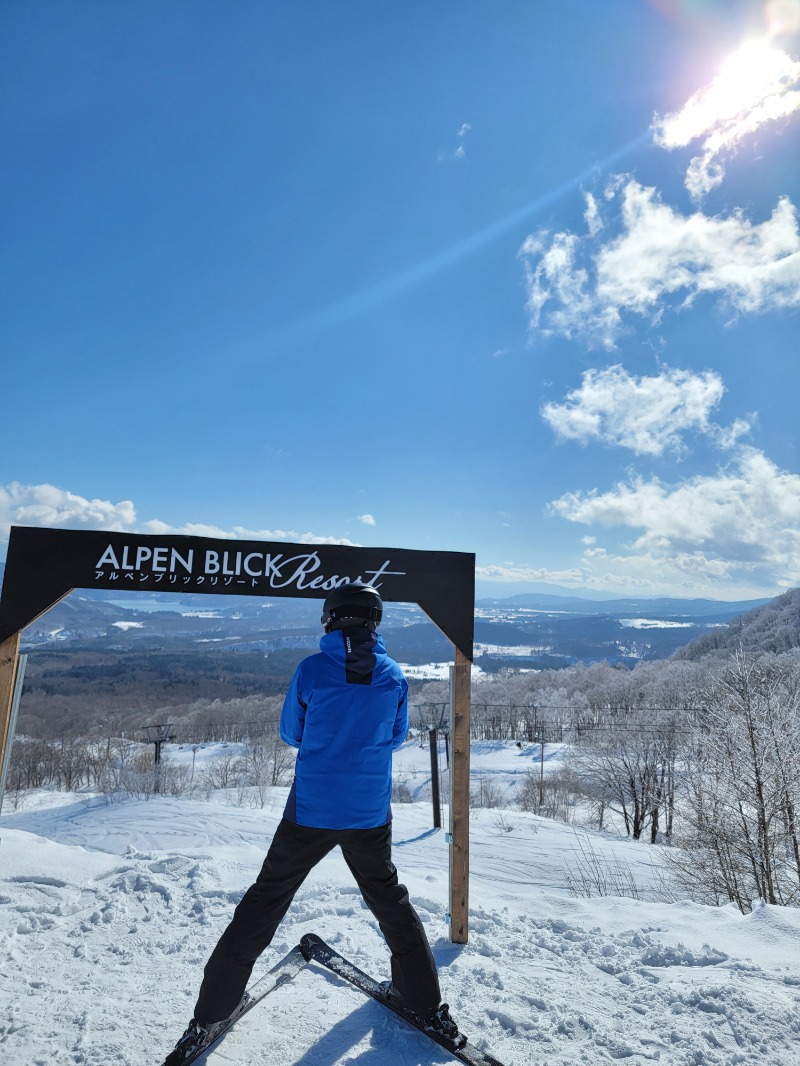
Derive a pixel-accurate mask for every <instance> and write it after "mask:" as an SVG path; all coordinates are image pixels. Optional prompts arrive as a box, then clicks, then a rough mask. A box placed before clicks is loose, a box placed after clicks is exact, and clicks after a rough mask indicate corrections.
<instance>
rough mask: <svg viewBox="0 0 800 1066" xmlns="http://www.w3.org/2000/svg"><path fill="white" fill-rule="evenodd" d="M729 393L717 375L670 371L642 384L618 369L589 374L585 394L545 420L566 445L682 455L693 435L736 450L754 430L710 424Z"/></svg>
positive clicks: (547, 408) (553, 407)
mask: <svg viewBox="0 0 800 1066" xmlns="http://www.w3.org/2000/svg"><path fill="white" fill-rule="evenodd" d="M724 392H725V387H724V385H723V384H722V378H721V377H720V376H719V374H716V373H714V372H713V371H704V372H703V373H700V374H695V373H692V372H690V371H687V370H672V369H669V368H665V369H664V370H663V371H662V372H661V373H660V374H658V375H657V376H654V377H640V378H637V377H634V376H633V375H631V374H629V373H628V372H627V371H626V370H625V369H624V368H623V367H621V366H619V365H616V366H610V367H607V368H606V369H604V370H587V371H585V372H584V374H583V379H582V383H581V386H580V388H578V389H575V390H573V391H572V392H570V393H568V394H567V397H566V401H565V402H564V403H562V404H557V403H548V404H545V405H544V407H543V408H542V417H543V418H544V420H545V421H546V422H547V423H548V425H550V427H551V428H552V429H553V430H554V431H555V433H556V434H557V436H559V437H560V438H562V439H563V440H577V441H580V442H581V443H584V444H585V443H587V442H589V441H601V442H602V443H604V444H609V445H614V446H617V447H621V448H630V449H631V450H632V451H634V452H635V453H636V454H637V455H661V454H662V453H663V452H664V451H666V450H667V449H672V450H675V451H678V450H680V449H681V447H682V443H683V434H684V433H686V432H687V431H692V430H694V431H697V432H700V433H703V434H706V435H709V436H712V437H713V438H714V439H715V440H717V442H718V443H719V444H720V445H722V446H724V447H731V446H732V445H733V443H734V442H735V441H736V438H737V437H738V436H739V435H740V434H741V433H743V432H745V431H746V430H747V429H749V426H748V424H747V423H746V422H744V421H742V420H737V421H736V422H735V423H734V425H733V426H731V427H729V428H728V429H722V428H721V427H719V426H716V425H715V424H714V423H712V422H710V421H709V416H710V414H711V412H712V410H713V409H714V408H715V407H716V406H717V404H719V402H720V400H721V399H722V396H723V394H724Z"/></svg>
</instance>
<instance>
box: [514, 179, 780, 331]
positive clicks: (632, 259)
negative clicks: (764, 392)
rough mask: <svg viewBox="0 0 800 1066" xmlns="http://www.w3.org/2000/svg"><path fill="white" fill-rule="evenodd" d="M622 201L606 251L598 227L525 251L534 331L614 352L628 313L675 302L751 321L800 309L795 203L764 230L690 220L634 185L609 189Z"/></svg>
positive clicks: (540, 238)
mask: <svg viewBox="0 0 800 1066" xmlns="http://www.w3.org/2000/svg"><path fill="white" fill-rule="evenodd" d="M618 198H621V222H622V227H623V228H622V232H621V233H620V234H619V235H618V236H616V237H614V238H612V239H610V240H608V241H607V242H606V243H603V242H602V241H599V240H598V239H597V234H599V233H600V232H605V231H604V230H602V231H601V230H600V229H598V228H597V226H596V225H594V224H593V231H594V236H593V235H592V232H591V231H590V234H589V236H588V237H586V238H584V239H583V240H581V239H580V238H578V237H577V236H575V235H574V234H572V233H569V232H563V233H557V234H555V235H554V236H552V237H550V236H546V235H542V234H538V235H534V236H531V237H529V238H528V239H527V240H526V241H525V243H524V244H523V246H522V248H521V249H520V256H521V258H522V260H523V263H524V266H525V271H526V280H527V289H528V299H527V308H528V313H529V316H530V324H531V328H532V329H540V330H541V331H542V332H543V333H545V334H551V333H556V334H561V335H563V336H566V337H575V336H585V337H587V338H588V339H589V340H594V341H597V342H599V343H601V344H603V345H604V346H605V347H607V348H613V346H614V342H615V340H616V338H617V336H618V335H619V333H620V331H621V329H622V328H623V312H631V313H634V314H638V315H650V316H652V317H653V318H657V317H658V316H659V315H660V314H661V313H663V311H664V308H665V307H666V306H667V301H668V300H669V299H670V298H674V297H678V298H679V301H680V303H679V306H684V307H686V306H688V305H689V304H691V303H692V302H693V301H694V300H696V299H697V298H698V297H699V296H701V295H711V296H716V297H718V298H719V299H720V300H721V301H722V303H723V304H724V305H725V306H726V307H728V308H730V309H733V310H734V311H742V312H750V313H755V312H764V311H768V310H776V309H780V308H788V307H797V306H800V231H798V220H797V212H796V210H795V207H794V205H793V204H792V203H791V201H790V200H789V199H788V198H786V197H783V198H781V199H780V200H779V202H778V204H777V206H776V207H775V209H774V211H773V212H772V215H771V216H770V218H768V219H766V220H765V221H764V222H761V223H753V222H750V221H749V220H748V219H746V218H745V217H744V215H743V214H742V213H741V212H740V211H736V212H734V213H733V214H732V215H729V216H727V217H713V216H707V215H705V214H703V213H702V212H700V211H698V212H695V213H693V214H689V215H683V214H681V213H680V212H679V211H676V210H675V209H674V208H672V207H670V206H669V205H667V204H664V203H663V202H662V201H661V200H660V198H659V196H658V194H657V192H656V190H655V189H653V188H645V187H644V186H642V185H640V184H639V183H638V182H636V181H635V180H633V179H627V180H626V181H624V182H623V183H616V184H615V185H614V186H610V187H609V190H608V192H607V199H608V200H609V202H613V201H615V200H617V199H618Z"/></svg>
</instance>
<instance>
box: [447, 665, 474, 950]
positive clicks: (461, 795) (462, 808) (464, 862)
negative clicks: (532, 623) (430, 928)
mask: <svg viewBox="0 0 800 1066" xmlns="http://www.w3.org/2000/svg"><path fill="white" fill-rule="evenodd" d="M471 678H472V674H471V664H470V661H469V659H468V658H467V657H466V655H464V653H463V652H462V651H459V650H458V648H456V658H455V666H454V667H453V689H452V701H453V706H452V724H451V740H452V755H451V758H450V833H451V841H450V940H451V941H452V942H453V943H454V944H466V943H467V939H468V936H469V754H470V683H471Z"/></svg>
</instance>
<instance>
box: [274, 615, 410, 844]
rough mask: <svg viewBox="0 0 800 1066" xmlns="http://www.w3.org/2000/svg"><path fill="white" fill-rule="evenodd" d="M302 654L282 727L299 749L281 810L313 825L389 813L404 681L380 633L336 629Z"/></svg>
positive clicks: (370, 823)
mask: <svg viewBox="0 0 800 1066" xmlns="http://www.w3.org/2000/svg"><path fill="white" fill-rule="evenodd" d="M319 646H320V651H319V652H318V653H317V654H316V655H309V656H308V658H307V659H304V660H303V661H302V662H301V663H300V665H299V666H298V668H297V670H296V671H295V675H294V677H293V678H292V683H291V685H290V687H289V691H288V692H287V694H286V699H285V700H284V703H283V712H282V714H281V724H280V734H281V737H282V739H283V740H284V741H285V742H286V743H287V744H291V745H292V747H295V748H299V751H298V753H297V762H296V763H295V776H294V783H293V784H292V789H291V792H290V793H289V799H288V801H287V804H286V809H285V811H284V817H285V818H288V819H289V820H290V821H292V822H297V823H298V824H299V825H307V826H313V827H315V828H317V829H374V828H375V827H377V826H381V825H386V823H387V822H389V821H390V820H391V817H392V812H391V806H390V800H391V795H392V751H394V750H395V749H396V748H399V747H400V745H401V744H402V743H403V741H404V740H405V738H406V734H407V733H408V683H407V682H406V679H405V677H404V676H403V672H402V670H401V669H400V667H399V666H398V665H397V663H396V662H395V661H394V660H393V659H390V658H389V656H388V655H387V654H386V648H385V646H384V643H383V640H382V639H381V637H380V634H378V633H371V632H370V631H369V630H368V629H364V628H352V629H351V628H348V629H336V630H334V631H333V632H332V633H326V634H325V635H324V636H323V637H322V639H321V640H320V642H319Z"/></svg>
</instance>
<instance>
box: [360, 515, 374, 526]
mask: <svg viewBox="0 0 800 1066" xmlns="http://www.w3.org/2000/svg"><path fill="white" fill-rule="evenodd" d="M358 520H359V522H363V523H364V525H365V526H374V525H376V524H377V523H376V522H375V519H374V518H373V516H372V515H371V514H360V515H359V516H358Z"/></svg>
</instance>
